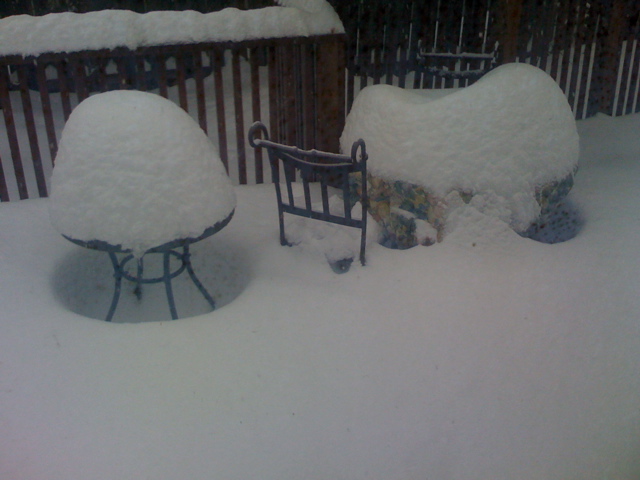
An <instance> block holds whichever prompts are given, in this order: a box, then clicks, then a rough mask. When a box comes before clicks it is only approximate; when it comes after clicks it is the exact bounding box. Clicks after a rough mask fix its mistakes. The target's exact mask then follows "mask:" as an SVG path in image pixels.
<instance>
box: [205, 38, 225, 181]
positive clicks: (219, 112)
mask: <svg viewBox="0 0 640 480" xmlns="http://www.w3.org/2000/svg"><path fill="white" fill-rule="evenodd" d="M209 59H210V62H211V65H212V67H213V81H214V83H213V88H214V96H215V99H216V120H217V122H218V150H219V152H220V159H221V160H222V163H223V164H224V167H225V168H226V169H227V173H229V156H228V153H227V152H228V149H227V121H226V117H225V107H224V84H223V81H222V63H223V61H224V52H223V51H221V50H220V49H218V48H216V49H214V50H213V51H211V52H209Z"/></svg>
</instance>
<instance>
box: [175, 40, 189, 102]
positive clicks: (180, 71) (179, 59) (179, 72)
mask: <svg viewBox="0 0 640 480" xmlns="http://www.w3.org/2000/svg"><path fill="white" fill-rule="evenodd" d="M175 59H176V82H177V84H178V101H179V103H180V107H181V108H182V109H183V110H184V111H185V112H189V102H188V100H187V75H186V67H185V62H186V59H185V54H184V53H182V51H180V52H178V53H177V54H176V56H175Z"/></svg>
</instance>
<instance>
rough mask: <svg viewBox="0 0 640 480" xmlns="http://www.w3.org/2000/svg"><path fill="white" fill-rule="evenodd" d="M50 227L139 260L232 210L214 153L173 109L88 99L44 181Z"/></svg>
mask: <svg viewBox="0 0 640 480" xmlns="http://www.w3.org/2000/svg"><path fill="white" fill-rule="evenodd" d="M50 200H51V201H50V214H51V221H52V223H53V226H54V227H55V228H56V229H57V230H58V231H59V232H60V233H62V234H63V235H66V236H68V237H71V238H73V239H76V240H82V241H91V240H102V241H105V242H108V243H110V244H112V245H122V247H123V248H125V249H129V248H130V249H132V250H133V251H134V253H135V254H136V255H141V254H143V253H144V252H145V251H146V250H148V249H149V248H152V247H156V246H159V245H162V244H164V243H166V242H169V241H171V240H175V239H179V238H188V237H198V236H199V235H201V234H202V233H203V232H204V230H206V229H207V228H208V227H210V226H213V225H214V224H216V223H218V222H220V221H222V220H224V219H225V218H226V217H227V216H228V215H229V214H230V213H231V212H232V211H233V210H234V208H235V202H236V200H235V192H234V189H233V186H232V184H231V181H230V180H229V177H228V176H227V173H226V171H225V168H224V166H223V164H222V162H221V161H220V157H219V156H218V151H217V149H216V147H215V146H214V145H213V144H212V143H211V141H210V140H209V138H208V137H207V136H206V135H205V133H204V131H203V130H202V129H201V128H200V127H199V126H198V125H197V124H196V123H195V122H194V120H193V119H192V118H191V117H190V116H189V115H188V114H187V113H186V112H184V110H182V109H181V108H180V107H178V106H177V105H176V104H174V103H173V102H171V101H169V100H166V99H164V98H162V97H160V96H159V95H155V94H151V93H144V92H138V91H128V90H121V91H113V92H107V93H101V94H98V95H95V96H92V97H89V98H88V99H86V100H85V101H83V102H82V103H81V104H80V105H78V107H76V109H75V110H74V111H73V113H72V114H71V116H70V117H69V120H68V122H67V124H66V125H65V127H64V130H63V132H62V138H61V141H60V148H59V150H58V154H57V156H56V164H55V168H54V169H53V175H52V178H51V199H50Z"/></svg>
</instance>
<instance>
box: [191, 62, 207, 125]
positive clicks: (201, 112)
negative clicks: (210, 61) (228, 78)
mask: <svg viewBox="0 0 640 480" xmlns="http://www.w3.org/2000/svg"><path fill="white" fill-rule="evenodd" d="M193 68H194V74H195V81H196V106H197V108H198V123H199V124H200V128H202V130H204V132H205V133H207V102H206V99H205V94H204V72H203V67H202V52H201V51H200V50H198V51H195V52H193Z"/></svg>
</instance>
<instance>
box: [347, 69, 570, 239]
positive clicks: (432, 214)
mask: <svg viewBox="0 0 640 480" xmlns="http://www.w3.org/2000/svg"><path fill="white" fill-rule="evenodd" d="M358 138H363V139H364V140H365V141H366V142H367V150H368V153H369V171H370V174H371V175H370V178H369V196H370V198H371V205H370V211H371V213H372V215H373V216H374V218H375V219H376V220H377V221H378V223H380V224H381V225H382V227H383V229H385V230H386V231H385V232H384V233H383V236H386V238H383V240H382V241H383V243H385V244H387V245H389V246H395V247H397V248H408V247H411V246H413V245H416V244H418V243H422V244H431V243H434V242H435V241H440V240H441V239H442V237H443V235H444V234H445V233H446V228H445V227H446V221H447V218H449V217H450V216H451V215H452V214H453V212H454V211H456V210H457V209H460V208H474V209H476V210H479V211H480V212H481V213H482V214H485V215H489V216H492V217H496V218H498V219H500V220H502V221H504V222H505V223H508V224H509V225H510V226H511V227H512V229H513V230H515V231H517V232H523V231H525V230H527V228H528V227H529V226H530V225H531V224H532V223H533V222H534V221H536V220H537V219H538V218H539V216H540V214H541V213H544V210H545V209H546V208H548V207H549V203H550V202H551V203H557V202H558V201H559V200H560V199H562V198H563V197H564V196H566V194H567V193H568V191H569V189H570V188H571V186H572V185H573V174H574V173H575V171H576V169H577V163H578V156H579V138H578V133H577V130H576V124H575V119H574V116H573V113H572V111H571V108H570V106H569V104H568V103H567V100H566V98H565V96H564V94H563V92H562V90H561V89H560V87H559V86H558V85H557V83H556V82H555V81H554V80H553V79H552V78H551V77H550V76H549V75H548V74H547V73H545V72H544V71H542V70H540V69H539V68H536V67H533V66H531V65H527V64H521V63H519V64H515V63H514V64H508V65H503V66H501V67H498V68H496V69H495V70H493V71H492V72H490V73H488V74H487V75H485V76H484V77H483V78H482V79H481V80H480V81H478V82H477V83H475V84H474V85H472V86H469V87H467V88H464V89H460V90H456V91H454V92H453V93H451V94H449V95H446V96H444V97H441V98H438V99H432V98H431V97H429V96H428V95H425V94H424V93H423V92H421V91H412V90H405V89H401V88H398V87H393V86H388V85H375V86H371V87H367V88H365V89H363V90H362V91H361V92H360V94H359V95H358V97H357V98H356V100H355V102H354V104H353V108H352V110H351V112H350V114H349V116H348V118H347V122H346V126H345V129H344V132H343V135H342V138H341V145H342V146H343V148H344V147H345V146H347V145H351V143H352V142H353V141H354V139H358Z"/></svg>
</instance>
